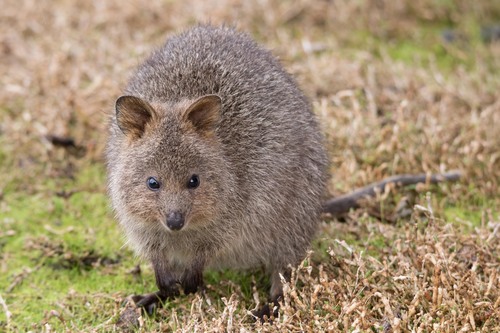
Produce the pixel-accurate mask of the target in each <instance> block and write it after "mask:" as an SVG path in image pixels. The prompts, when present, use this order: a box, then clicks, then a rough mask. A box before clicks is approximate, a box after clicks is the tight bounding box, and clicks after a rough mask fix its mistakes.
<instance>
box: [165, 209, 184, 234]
mask: <svg viewBox="0 0 500 333" xmlns="http://www.w3.org/2000/svg"><path fill="white" fill-rule="evenodd" d="M183 226H184V215H182V214H181V213H180V212H170V213H169V214H168V215H167V227H168V228H169V229H170V230H181V229H182V227H183Z"/></svg>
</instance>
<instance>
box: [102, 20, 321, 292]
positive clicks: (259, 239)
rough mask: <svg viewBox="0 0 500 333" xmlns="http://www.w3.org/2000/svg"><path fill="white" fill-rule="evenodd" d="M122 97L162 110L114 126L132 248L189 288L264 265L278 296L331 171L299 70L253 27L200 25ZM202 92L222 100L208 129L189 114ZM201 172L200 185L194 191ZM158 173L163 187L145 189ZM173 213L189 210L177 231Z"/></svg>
mask: <svg viewBox="0 0 500 333" xmlns="http://www.w3.org/2000/svg"><path fill="white" fill-rule="evenodd" d="M125 94H126V95H132V96H136V97H139V98H140V99H142V100H143V101H144V102H145V103H146V104H147V105H149V106H152V108H153V109H154V114H153V115H152V117H151V119H152V120H150V121H148V123H147V124H146V126H145V127H144V128H142V127H141V128H140V130H141V131H142V132H143V134H142V135H141V136H140V137H128V136H127V135H126V134H124V132H122V130H120V128H119V126H118V124H117V120H116V117H112V121H111V125H110V137H109V141H108V144H107V152H106V157H107V164H108V176H109V194H110V197H111V200H112V205H113V208H114V210H115V212H116V215H117V218H118V220H119V222H120V224H121V225H122V227H123V229H124V230H125V233H126V236H127V239H128V242H129V244H130V245H131V246H132V247H133V248H134V249H135V250H136V251H137V253H139V254H140V255H141V256H143V257H144V258H146V259H148V260H150V261H152V262H153V264H154V265H156V266H158V267H160V266H161V267H160V268H158V267H157V268H158V270H159V272H158V273H157V281H158V278H159V277H158V275H160V279H161V275H162V273H161V272H162V271H163V272H166V271H168V272H169V273H168V274H169V276H170V275H172V276H173V279H174V280H175V281H178V282H181V284H182V283H183V281H182V280H183V279H186V280H189V279H191V280H195V281H198V280H199V278H198V277H197V276H198V275H199V272H200V270H201V271H202V270H203V269H204V268H226V267H228V268H250V267H255V266H264V267H266V268H267V269H268V271H269V272H270V274H271V279H272V287H271V296H272V297H273V298H276V297H278V296H279V295H280V293H281V282H280V279H279V274H280V273H284V272H285V271H286V269H287V265H289V264H292V265H295V264H297V263H298V262H299V261H300V260H301V259H302V258H303V257H304V254H305V251H306V249H307V248H308V247H309V245H310V242H311V239H312V238H313V236H314V233H315V230H316V227H317V224H318V221H319V214H320V212H321V198H322V195H323V192H324V185H325V183H326V177H327V176H326V165H327V157H326V154H325V151H324V148H323V142H322V136H321V134H320V130H319V128H318V124H317V122H316V119H315V117H314V114H313V113H312V111H311V106H310V103H309V102H308V100H307V99H306V97H305V96H304V94H303V93H302V92H301V91H300V89H299V88H298V87H297V84H296V83H295V81H294V80H293V79H292V77H291V76H290V75H288V74H287V73H286V72H285V71H284V70H283V69H282V66H281V65H280V63H279V62H278V61H277V60H276V59H275V58H274V57H273V56H272V54H271V53H270V52H269V51H267V50H264V49H263V48H261V47H259V46H258V45H257V44H256V43H255V42H254V41H253V40H252V39H251V38H249V37H248V36H247V35H246V34H243V33H239V32H237V31H235V30H234V29H232V28H228V27H212V26H197V27H194V28H192V29H190V30H188V31H186V32H184V33H182V34H180V35H177V36H175V37H172V38H170V39H169V40H168V41H167V43H166V44H165V45H164V46H163V47H162V48H160V49H158V50H157V51H155V52H154V53H153V54H152V55H151V56H150V57H149V58H148V59H147V60H146V61H145V62H144V63H143V64H142V65H141V66H139V68H138V70H137V72H136V73H135V75H133V76H132V78H131V80H130V82H129V84H128V86H127V88H126V90H125ZM205 95H217V96H219V97H220V100H221V101H222V105H221V106H220V110H219V112H218V113H217V114H216V116H217V118H215V123H214V124H213V130H206V132H199V131H198V130H196V129H194V130H193V128H192V126H191V125H190V124H186V123H188V121H186V119H185V118H183V116H182V114H183V112H184V110H186V109H187V108H189V106H190V105H191V104H192V103H193V102H194V101H196V100H197V99H199V98H200V97H202V96H205ZM118 112H119V111H118ZM148 119H149V118H148ZM204 131H205V130H204ZM142 132H141V133H142ZM193 174H197V175H199V177H200V186H199V187H198V188H196V189H187V188H186V182H187V181H188V179H189V177H190V176H191V175H193ZM150 176H154V177H156V178H157V179H158V180H159V181H160V182H161V184H162V185H161V188H160V190H158V191H151V190H149V189H148V188H147V186H146V179H147V178H148V177H150ZM172 211H176V212H181V213H182V214H184V216H185V219H186V225H185V226H184V227H183V228H182V229H181V230H179V231H171V230H168V228H167V227H166V226H165V220H166V216H167V214H168V213H169V212H172ZM159 263H161V264H159ZM155 271H156V270H155ZM191 271H193V273H192V274H191V273H189V272H191ZM197 274H198V275H197ZM186 275H187V276H188V277H187V278H185V276H186ZM193 276H195V277H196V278H195V277H193ZM165 279H166V278H165ZM170 280H172V279H171V278H169V279H168V281H170ZM157 283H158V284H159V288H160V290H161V289H162V286H160V284H162V283H161V282H157ZM169 283H170V282H167V284H169ZM186 283H189V282H186ZM190 287H192V286H190ZM191 289H192V288H191ZM191 289H190V290H191ZM195 289H196V286H195Z"/></svg>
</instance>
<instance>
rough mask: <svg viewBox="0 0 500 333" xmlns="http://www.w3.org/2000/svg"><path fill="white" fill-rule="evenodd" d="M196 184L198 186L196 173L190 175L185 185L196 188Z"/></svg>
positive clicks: (198, 178) (198, 181) (198, 180)
mask: <svg viewBox="0 0 500 333" xmlns="http://www.w3.org/2000/svg"><path fill="white" fill-rule="evenodd" d="M198 186H200V177H198V175H192V176H191V178H189V181H188V184H187V187H188V188H197V187H198Z"/></svg>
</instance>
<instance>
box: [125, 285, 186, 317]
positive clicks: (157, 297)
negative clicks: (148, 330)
mask: <svg viewBox="0 0 500 333" xmlns="http://www.w3.org/2000/svg"><path fill="white" fill-rule="evenodd" d="M177 295H179V292H178V291H175V292H171V293H165V292H162V291H160V290H159V291H157V292H154V293H150V294H144V295H134V296H132V300H133V301H134V303H135V305H137V306H138V307H141V308H143V309H144V311H146V313H147V314H149V315H151V314H153V312H154V311H155V310H156V309H158V308H160V307H161V306H162V305H163V302H164V301H165V300H167V299H168V298H171V297H175V296H177Z"/></svg>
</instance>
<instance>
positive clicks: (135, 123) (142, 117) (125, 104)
mask: <svg viewBox="0 0 500 333" xmlns="http://www.w3.org/2000/svg"><path fill="white" fill-rule="evenodd" d="M115 111H116V123H117V124H118V127H119V128H120V129H121V130H122V132H123V133H124V134H125V135H126V136H127V137H129V138H130V139H138V138H140V137H142V135H143V134H144V130H145V128H146V124H147V123H148V122H150V121H151V120H152V119H153V118H155V117H156V112H155V110H154V109H153V107H152V106H151V105H150V104H149V103H148V102H146V101H144V100H142V99H140V98H139V97H135V96H121V97H119V98H118V99H117V100H116V104H115Z"/></svg>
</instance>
